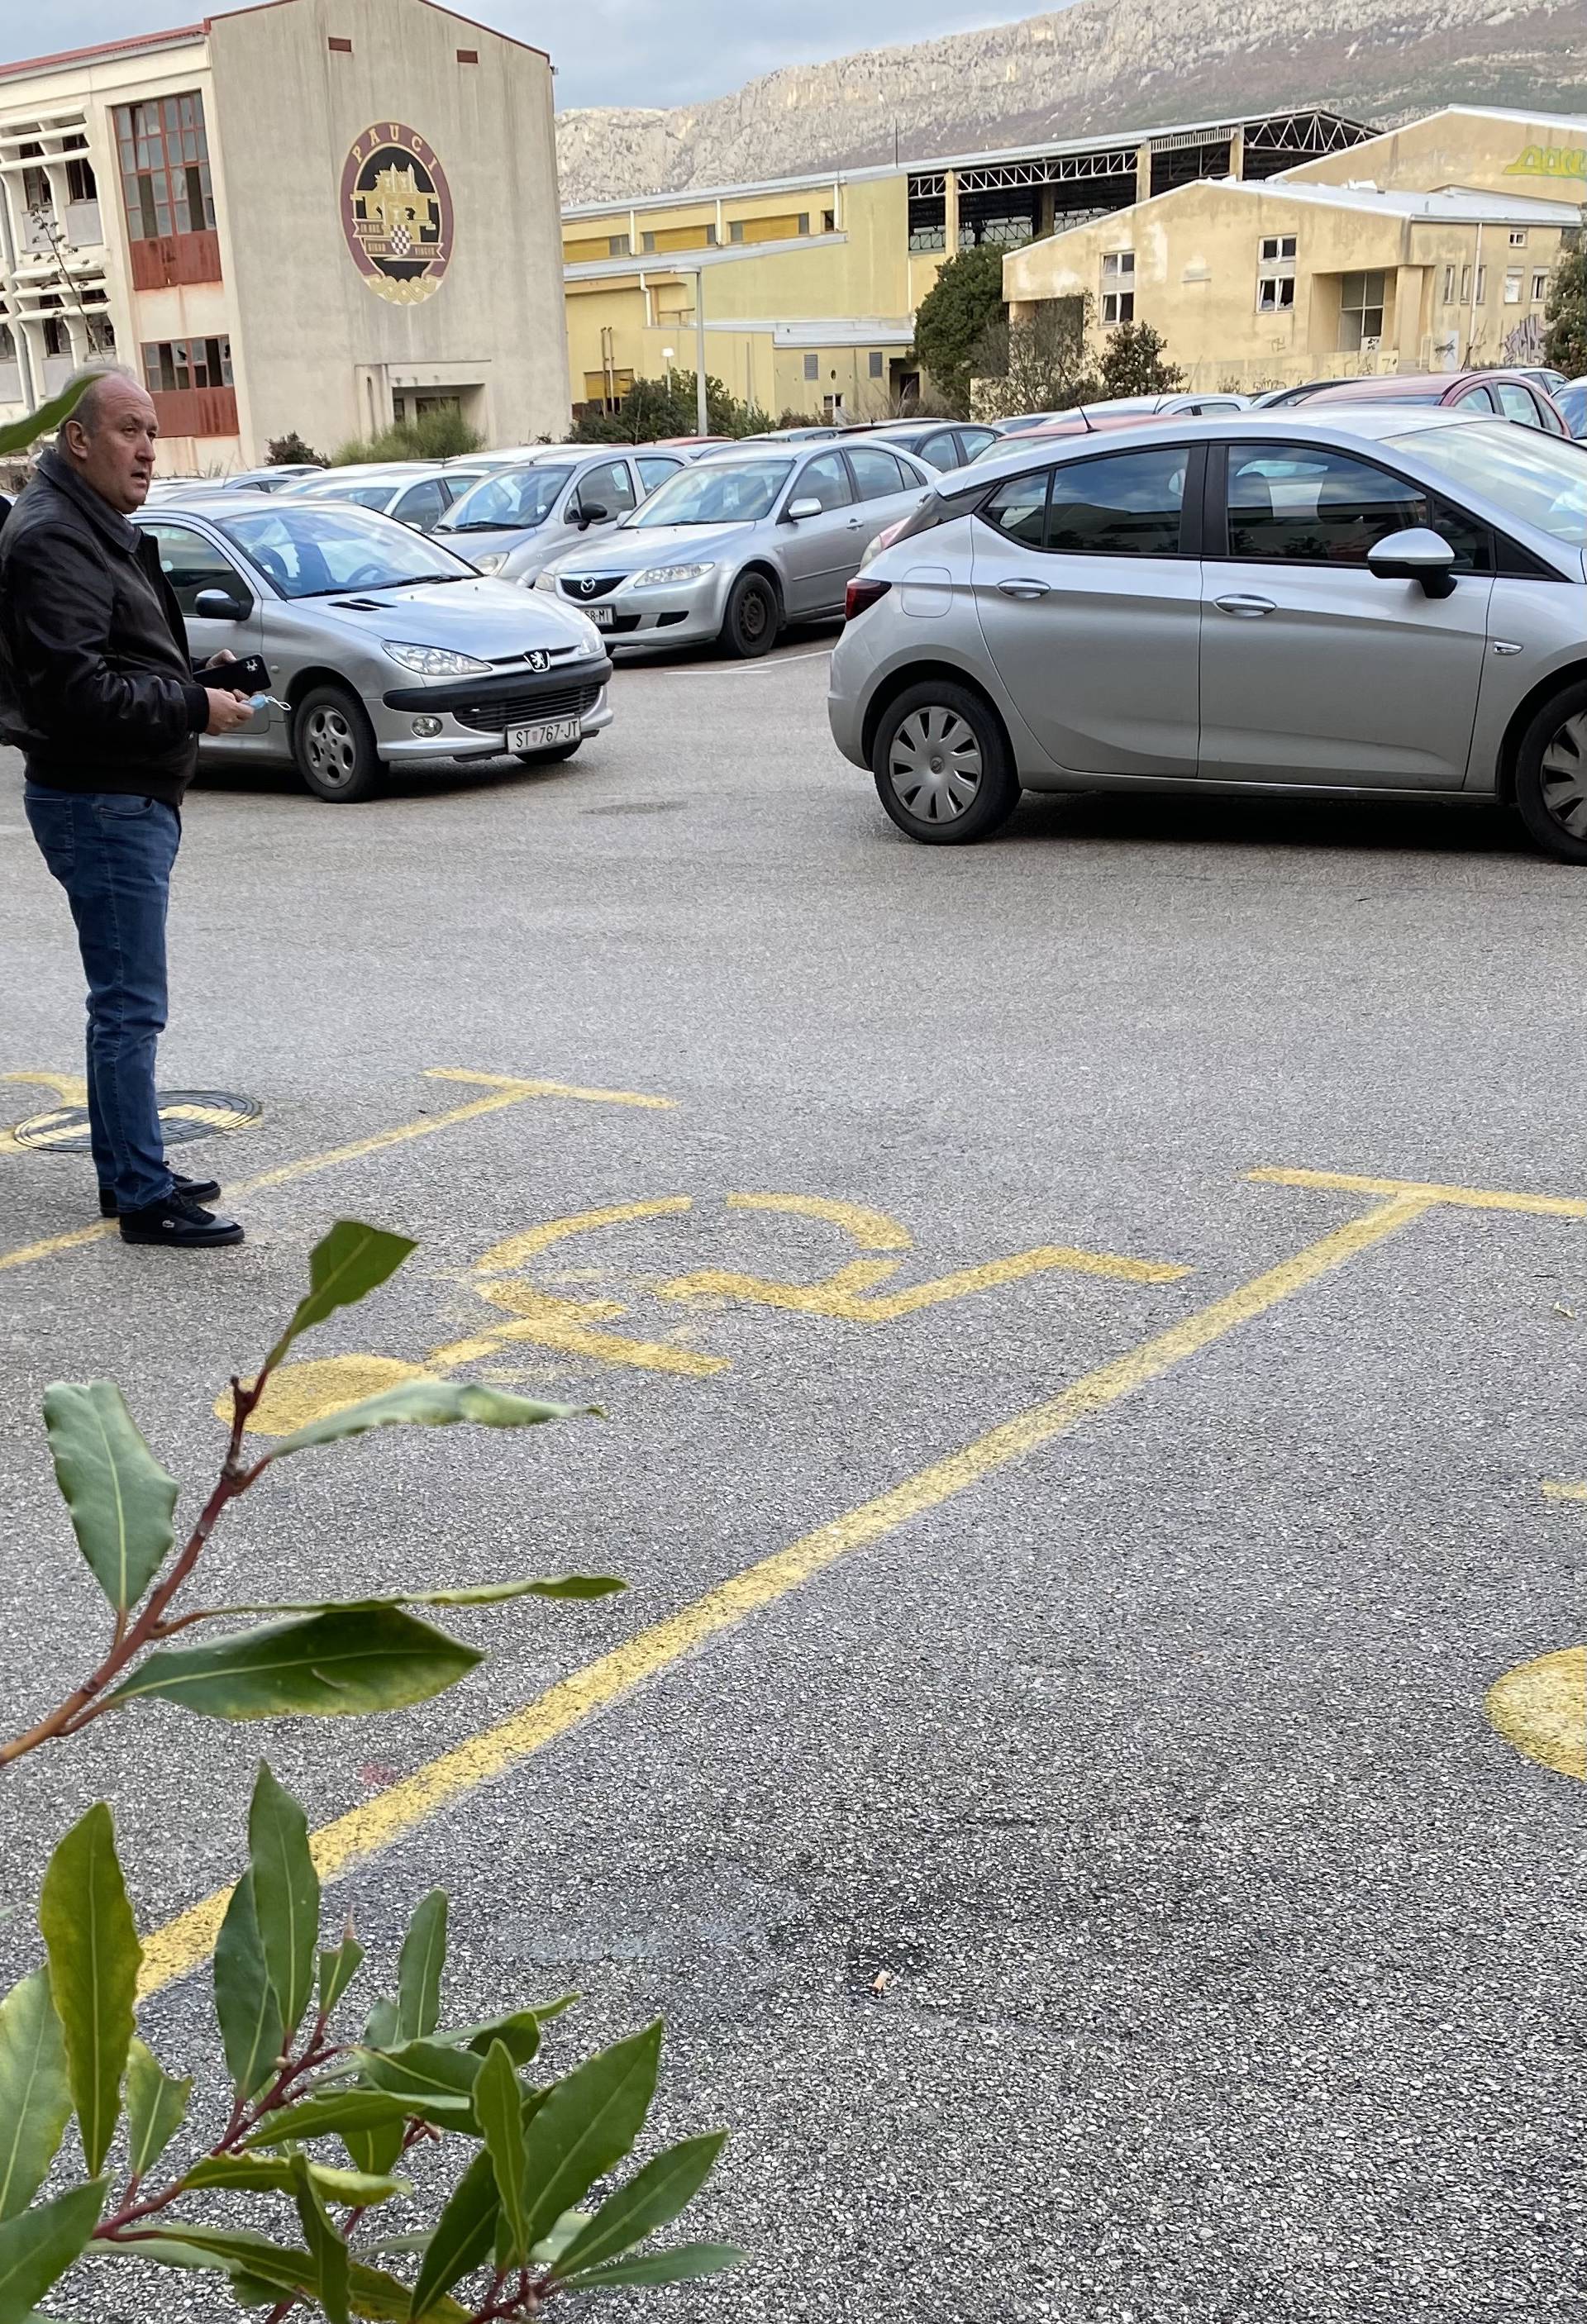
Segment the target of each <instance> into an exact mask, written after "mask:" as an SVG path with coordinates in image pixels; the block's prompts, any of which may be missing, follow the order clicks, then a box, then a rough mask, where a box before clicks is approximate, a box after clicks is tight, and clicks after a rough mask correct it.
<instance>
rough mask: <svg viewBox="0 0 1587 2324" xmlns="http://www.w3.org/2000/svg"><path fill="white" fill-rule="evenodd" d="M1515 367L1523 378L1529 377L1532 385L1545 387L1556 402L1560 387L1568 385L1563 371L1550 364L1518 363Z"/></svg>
mask: <svg viewBox="0 0 1587 2324" xmlns="http://www.w3.org/2000/svg"><path fill="white" fill-rule="evenodd" d="M1516 369H1517V371H1518V373H1519V374H1520V376H1521V377H1522V378H1523V379H1529V380H1530V381H1531V382H1532V384H1533V385H1534V387H1541V388H1543V389H1545V391H1546V392H1547V393H1548V394H1550V395H1552V396H1553V397H1554V399H1555V401H1556V402H1557V401H1558V400H1559V392H1560V390H1561V388H1562V387H1568V386H1569V385H1570V382H1569V380H1568V379H1567V378H1566V377H1565V375H1564V372H1563V371H1555V368H1554V366H1553V364H1517V365H1516Z"/></svg>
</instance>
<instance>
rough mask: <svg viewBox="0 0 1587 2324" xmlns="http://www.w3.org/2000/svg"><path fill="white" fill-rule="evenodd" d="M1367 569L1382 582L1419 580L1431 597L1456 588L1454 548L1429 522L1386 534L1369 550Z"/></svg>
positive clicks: (1448, 592)
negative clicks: (1431, 527) (1429, 525)
mask: <svg viewBox="0 0 1587 2324" xmlns="http://www.w3.org/2000/svg"><path fill="white" fill-rule="evenodd" d="M1367 570H1368V571H1369V572H1370V573H1373V574H1376V576H1377V577H1378V579H1379V581H1419V582H1420V583H1421V585H1422V587H1423V589H1424V590H1425V591H1426V595H1428V596H1429V597H1448V596H1451V595H1453V591H1454V551H1453V549H1452V548H1451V547H1450V545H1449V543H1448V541H1447V540H1445V539H1443V538H1442V537H1441V535H1439V534H1438V533H1436V532H1434V531H1433V530H1431V529H1430V528H1429V527H1428V526H1426V525H1422V524H1418V525H1412V526H1411V527H1410V528H1409V529H1408V530H1407V531H1405V532H1391V533H1389V534H1388V535H1386V537H1385V538H1384V539H1382V540H1380V541H1379V543H1378V545H1377V547H1376V548H1375V549H1369V550H1368V552H1367Z"/></svg>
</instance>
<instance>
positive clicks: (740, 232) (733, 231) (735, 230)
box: [727, 218, 744, 242]
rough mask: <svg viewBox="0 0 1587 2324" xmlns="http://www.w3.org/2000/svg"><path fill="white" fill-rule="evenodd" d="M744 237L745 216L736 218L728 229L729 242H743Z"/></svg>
mask: <svg viewBox="0 0 1587 2324" xmlns="http://www.w3.org/2000/svg"><path fill="white" fill-rule="evenodd" d="M743 238H744V222H743V218H734V220H733V222H732V224H731V225H730V226H729V227H728V229H727V239H728V240H729V242H742V241H743Z"/></svg>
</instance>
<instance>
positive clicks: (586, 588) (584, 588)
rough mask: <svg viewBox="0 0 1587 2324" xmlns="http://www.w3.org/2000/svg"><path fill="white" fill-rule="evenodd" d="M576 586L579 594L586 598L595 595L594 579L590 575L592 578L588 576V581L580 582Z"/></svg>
mask: <svg viewBox="0 0 1587 2324" xmlns="http://www.w3.org/2000/svg"><path fill="white" fill-rule="evenodd" d="M578 586H579V591H580V594H581V595H584V596H586V597H593V596H594V595H595V577H594V576H593V575H592V576H590V577H589V578H588V579H586V580H584V581H581V582H580V583H579V585H578Z"/></svg>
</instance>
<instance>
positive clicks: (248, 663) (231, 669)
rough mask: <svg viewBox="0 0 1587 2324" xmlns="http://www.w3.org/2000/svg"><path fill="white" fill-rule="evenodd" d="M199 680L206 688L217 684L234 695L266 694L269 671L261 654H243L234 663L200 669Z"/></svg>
mask: <svg viewBox="0 0 1587 2324" xmlns="http://www.w3.org/2000/svg"><path fill="white" fill-rule="evenodd" d="M198 676H199V678H200V680H201V681H202V683H203V684H204V685H206V686H213V685H215V684H216V683H217V682H218V683H219V684H220V685H222V686H224V687H227V688H229V689H230V690H231V691H232V692H234V693H236V694H268V693H269V692H270V671H269V669H267V668H266V666H265V660H264V656H263V654H243V655H241V656H240V657H239V658H238V659H237V660H235V661H223V662H218V663H217V665H216V667H215V668H214V669H202V670H200V671H199V673H198Z"/></svg>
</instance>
